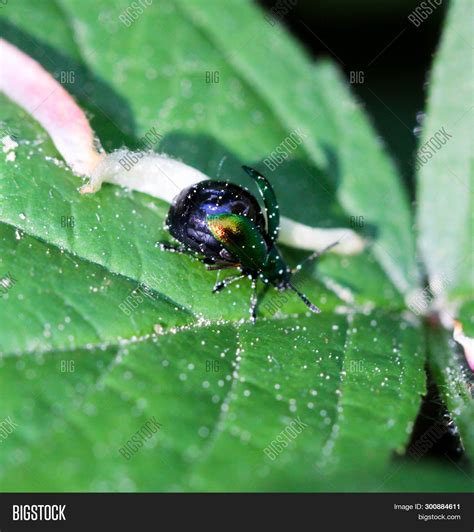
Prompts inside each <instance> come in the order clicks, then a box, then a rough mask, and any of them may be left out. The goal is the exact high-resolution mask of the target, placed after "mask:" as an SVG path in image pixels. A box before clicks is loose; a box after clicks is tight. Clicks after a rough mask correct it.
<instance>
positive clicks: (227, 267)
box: [204, 259, 240, 270]
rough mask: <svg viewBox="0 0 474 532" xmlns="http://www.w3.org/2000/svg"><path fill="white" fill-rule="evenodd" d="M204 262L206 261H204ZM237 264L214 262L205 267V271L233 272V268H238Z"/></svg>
mask: <svg viewBox="0 0 474 532" xmlns="http://www.w3.org/2000/svg"><path fill="white" fill-rule="evenodd" d="M204 260H206V259H204ZM204 264H206V262H204ZM239 266H240V265H239V264H226V263H223V262H216V263H211V264H208V265H207V266H206V270H234V269H235V268H238V267H239Z"/></svg>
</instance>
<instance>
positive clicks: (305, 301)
mask: <svg viewBox="0 0 474 532" xmlns="http://www.w3.org/2000/svg"><path fill="white" fill-rule="evenodd" d="M288 287H289V288H291V289H292V290H293V292H296V293H297V294H298V296H299V297H300V298H301V299H302V301H303V303H304V304H305V305H306V306H307V307H308V308H309V310H310V311H311V312H314V313H315V314H319V313H320V312H321V309H319V308H318V307H317V306H316V305H313V303H311V301H310V300H309V299H308V298H307V297H306V296H305V295H304V294H303V293H302V292H300V291H299V290H298V289H297V288H296V287H295V286H293V285H292V284H291V283H288Z"/></svg>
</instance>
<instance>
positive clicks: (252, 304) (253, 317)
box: [250, 278, 257, 323]
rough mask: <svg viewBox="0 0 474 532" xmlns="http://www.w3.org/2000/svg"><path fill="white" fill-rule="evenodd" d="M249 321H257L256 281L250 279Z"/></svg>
mask: <svg viewBox="0 0 474 532" xmlns="http://www.w3.org/2000/svg"><path fill="white" fill-rule="evenodd" d="M250 321H251V322H252V323H255V322H256V321H257V279H255V278H252V295H251V296H250Z"/></svg>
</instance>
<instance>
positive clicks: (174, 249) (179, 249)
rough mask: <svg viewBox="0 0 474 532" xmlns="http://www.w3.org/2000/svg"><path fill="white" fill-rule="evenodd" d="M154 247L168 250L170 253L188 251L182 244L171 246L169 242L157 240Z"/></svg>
mask: <svg viewBox="0 0 474 532" xmlns="http://www.w3.org/2000/svg"><path fill="white" fill-rule="evenodd" d="M155 246H156V247H158V248H160V249H161V251H170V252H171V253H181V254H184V253H189V252H188V250H187V249H186V248H185V247H184V246H179V247H177V246H171V245H170V244H165V243H164V242H157V243H156V244H155Z"/></svg>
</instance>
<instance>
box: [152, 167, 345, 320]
mask: <svg viewBox="0 0 474 532" xmlns="http://www.w3.org/2000/svg"><path fill="white" fill-rule="evenodd" d="M242 168H243V169H244V170H245V171H246V172H247V173H248V174H249V175H250V176H251V177H252V178H253V179H254V180H255V182H256V184H257V187H258V190H259V192H260V194H261V196H262V198H263V202H264V205H265V214H266V216H264V215H263V213H262V209H261V208H260V205H259V203H258V201H257V200H256V199H255V198H254V196H252V194H250V192H248V191H247V190H245V189H243V188H242V187H239V186H238V185H234V184H232V183H228V182H225V181H212V180H206V181H201V182H199V183H196V184H195V185H192V186H191V187H188V188H186V189H184V190H183V191H181V193H180V194H179V195H178V196H177V197H176V198H175V199H174V201H173V204H172V205H171V207H170V210H169V213H168V217H167V219H166V229H168V231H169V232H170V234H171V235H172V236H173V237H174V238H175V239H176V240H178V241H179V242H180V243H181V244H182V245H181V246H180V247H173V246H169V245H168V244H163V243H160V244H159V245H160V247H161V249H162V250H166V251H173V252H177V253H185V254H193V255H194V256H196V257H198V258H199V260H200V261H201V262H202V263H204V264H206V267H207V269H208V270H224V269H230V268H236V269H238V270H240V274H239V275H234V276H232V277H227V278H226V279H224V280H223V281H220V282H218V283H217V284H216V285H215V286H214V288H213V292H219V291H220V290H222V289H223V288H225V287H227V286H229V285H230V284H231V283H233V282H234V281H237V280H238V279H242V278H243V277H248V278H249V279H251V282H252V297H251V301H250V317H251V320H252V322H255V319H256V307H257V280H258V279H261V280H262V281H263V283H264V284H266V285H269V284H271V285H273V286H274V287H275V288H277V289H278V290H280V291H282V290H286V289H288V288H290V289H291V290H293V291H294V292H296V293H297V294H298V296H299V297H300V298H301V299H302V300H303V301H304V303H305V304H306V305H307V307H308V308H309V309H310V310H311V311H312V312H315V313H318V312H321V311H320V310H319V308H318V307H316V306H315V305H313V304H312V303H311V302H310V301H309V299H308V298H307V297H306V296H305V295H304V294H302V293H301V292H300V291H299V290H298V289H297V288H295V286H293V285H292V284H291V281H290V280H291V276H292V274H293V273H295V272H296V271H299V270H300V269H301V266H302V264H304V263H305V262H307V261H310V260H314V259H316V258H317V257H319V256H320V255H321V253H323V252H324V251H327V250H328V249H329V248H331V247H333V246H335V245H336V244H337V242H335V243H334V244H331V246H328V247H327V248H325V249H324V250H322V251H320V252H317V251H316V252H314V253H313V254H311V255H310V256H309V257H307V258H306V259H305V260H304V261H303V262H302V263H301V264H299V265H298V266H297V267H296V268H294V269H290V268H289V267H288V266H287V265H286V263H285V261H284V259H283V257H282V255H281V253H280V251H279V249H278V247H277V246H276V241H277V238H278V233H279V224H280V213H279V207H278V202H277V199H276V196H275V192H274V191H273V188H272V186H271V185H270V183H269V181H268V180H267V178H266V177H264V176H263V175H262V174H260V173H259V172H257V171H256V170H254V169H253V168H250V167H248V166H243V167H242Z"/></svg>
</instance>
